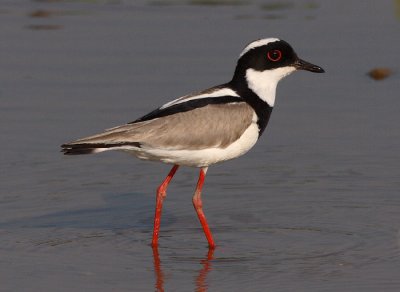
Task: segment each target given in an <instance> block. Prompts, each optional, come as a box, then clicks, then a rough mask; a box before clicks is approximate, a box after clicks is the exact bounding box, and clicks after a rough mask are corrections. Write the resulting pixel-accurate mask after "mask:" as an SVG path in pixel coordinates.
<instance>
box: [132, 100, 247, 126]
mask: <svg viewBox="0 0 400 292" xmlns="http://www.w3.org/2000/svg"><path fill="white" fill-rule="evenodd" d="M231 102H244V100H243V98H241V97H238V96H230V95H226V96H218V97H205V98H199V99H192V100H188V101H185V102H181V103H178V104H174V105H171V106H169V107H166V108H158V109H156V110H154V111H152V112H150V113H148V114H147V115H145V116H143V117H141V118H139V119H137V120H135V121H133V122H130V123H129V124H134V123H138V122H144V121H149V120H152V119H156V118H161V117H165V116H170V115H173V114H177V113H181V112H188V111H191V110H194V109H196V108H201V107H205V106H207V105H209V104H224V103H231Z"/></svg>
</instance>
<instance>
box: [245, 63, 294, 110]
mask: <svg viewBox="0 0 400 292" xmlns="http://www.w3.org/2000/svg"><path fill="white" fill-rule="evenodd" d="M295 70H296V68H295V67H291V66H288V67H283V68H276V69H272V70H265V71H256V70H254V69H247V70H246V80H247V83H248V86H249V88H250V89H251V90H252V91H253V92H254V93H255V94H257V95H258V97H260V98H261V99H262V100H263V101H265V102H266V103H268V105H269V106H270V107H273V106H274V104H275V94H276V86H277V85H278V82H279V80H281V79H282V78H283V77H285V76H287V75H289V74H290V73H292V72H293V71H295Z"/></svg>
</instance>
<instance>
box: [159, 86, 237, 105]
mask: <svg viewBox="0 0 400 292" xmlns="http://www.w3.org/2000/svg"><path fill="white" fill-rule="evenodd" d="M219 96H237V97H239V95H238V94H237V93H236V91H234V90H232V89H230V88H221V89H217V90H215V91H213V92H209V93H201V94H197V95H185V96H182V97H180V98H178V99H175V100H173V101H170V102H167V103H166V104H164V105H163V106H161V107H160V109H165V108H167V107H170V106H171V105H175V104H179V103H183V102H186V101H189V100H195V99H201V98H209V97H219Z"/></svg>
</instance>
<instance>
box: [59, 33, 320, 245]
mask: <svg viewBox="0 0 400 292" xmlns="http://www.w3.org/2000/svg"><path fill="white" fill-rule="evenodd" d="M295 70H307V71H310V72H315V73H323V72H324V70H323V69H322V68H321V67H319V66H316V65H313V64H311V63H308V62H305V61H303V60H301V59H300V58H298V57H297V54H296V53H295V51H294V50H293V48H292V47H291V46H290V45H289V44H288V43H287V42H285V41H283V40H280V39H277V38H266V39H260V40H256V41H254V42H252V43H250V44H249V45H247V46H246V47H245V48H244V50H243V51H242V53H241V54H240V56H239V60H238V62H237V65H236V69H235V72H234V74H233V78H232V80H231V81H229V82H228V83H225V84H222V85H218V86H215V87H211V88H209V89H206V90H203V91H200V92H197V93H194V94H189V95H185V96H182V97H180V98H178V99H175V100H173V101H170V102H168V103H166V104H164V105H163V106H161V107H159V108H158V109H156V110H154V111H152V112H150V113H149V114H147V115H145V116H143V117H141V118H139V119H137V120H135V121H133V122H130V123H127V124H125V125H121V126H118V127H114V128H111V129H108V130H105V131H104V132H103V133H100V134H97V135H93V136H89V137H85V138H82V139H79V140H76V141H73V142H70V143H67V144H64V145H62V146H61V147H62V151H63V152H64V154H68V155H70V154H91V153H99V152H103V151H108V150H121V151H125V152H128V153H130V154H133V155H134V156H136V157H138V158H140V159H144V160H155V161H161V162H164V163H169V164H172V165H173V167H172V169H171V171H170V172H169V174H168V176H167V177H166V178H165V180H164V181H163V182H162V184H161V185H160V186H159V187H158V189H157V199H156V211H155V216H154V229H153V240H152V246H153V247H157V246H158V235H159V230H160V220H161V210H162V204H163V200H164V198H165V197H166V191H167V187H168V184H169V183H170V181H171V179H172V177H173V176H174V174H175V172H176V171H177V169H178V167H179V166H191V167H198V168H200V175H199V179H198V182H197V186H196V190H195V193H194V196H193V205H194V208H195V210H196V212H197V215H198V218H199V220H200V222H201V225H202V227H203V230H204V233H205V235H206V237H207V241H208V245H209V247H210V248H214V247H215V243H214V240H213V238H212V235H211V232H210V229H209V227H208V224H207V220H206V217H205V215H204V213H203V209H202V201H201V189H202V186H203V183H204V178H205V175H206V172H207V169H208V167H209V166H210V165H212V164H214V163H218V162H222V161H225V160H229V159H232V158H236V157H238V156H241V155H243V154H244V153H246V152H247V151H249V150H250V149H251V148H252V147H253V146H254V144H255V143H256V142H257V140H258V138H259V137H260V136H261V134H262V133H263V132H264V130H265V127H266V126H267V123H268V120H269V118H270V115H271V112H272V109H273V107H274V104H275V93H276V86H277V84H278V82H279V80H281V79H282V78H283V77H285V76H287V75H289V74H290V73H292V72H293V71H295Z"/></svg>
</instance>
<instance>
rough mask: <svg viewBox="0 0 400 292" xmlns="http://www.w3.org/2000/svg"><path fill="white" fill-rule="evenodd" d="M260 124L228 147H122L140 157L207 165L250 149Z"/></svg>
mask: <svg viewBox="0 0 400 292" xmlns="http://www.w3.org/2000/svg"><path fill="white" fill-rule="evenodd" d="M258 134H259V130H258V126H257V124H256V123H252V124H251V125H250V127H249V128H247V130H246V131H244V133H243V135H242V136H241V137H240V138H239V139H238V140H236V141H235V142H234V143H232V144H230V145H229V146H228V147H226V148H207V149H200V150H168V149H149V148H147V149H146V148H133V147H121V148H120V149H121V150H124V151H127V152H129V153H131V154H133V155H135V156H136V157H138V158H140V159H145V160H156V161H162V162H164V163H171V164H178V165H184V166H193V167H206V166H209V165H211V164H214V163H218V162H222V161H226V160H229V159H232V158H236V157H238V156H241V155H243V154H245V153H246V152H247V151H249V150H250V149H251V148H252V147H253V146H254V144H255V143H256V142H257V139H258Z"/></svg>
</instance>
